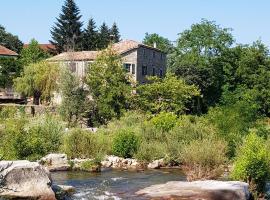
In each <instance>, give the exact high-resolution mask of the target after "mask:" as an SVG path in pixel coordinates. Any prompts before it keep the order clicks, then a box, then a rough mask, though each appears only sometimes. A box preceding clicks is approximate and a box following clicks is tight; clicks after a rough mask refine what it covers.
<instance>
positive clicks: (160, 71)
mask: <svg viewBox="0 0 270 200" xmlns="http://www.w3.org/2000/svg"><path fill="white" fill-rule="evenodd" d="M159 76H160V77H162V76H163V71H162V69H161V70H159Z"/></svg>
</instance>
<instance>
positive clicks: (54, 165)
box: [40, 153, 70, 172]
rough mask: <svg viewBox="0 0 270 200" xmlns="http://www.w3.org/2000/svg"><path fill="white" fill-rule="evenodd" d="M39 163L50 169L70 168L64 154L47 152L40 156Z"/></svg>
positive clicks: (63, 169) (51, 170)
mask: <svg viewBox="0 0 270 200" xmlns="http://www.w3.org/2000/svg"><path fill="white" fill-rule="evenodd" d="M40 163H41V164H43V165H44V166H46V168H47V169H48V170H49V171H50V172H53V171H67V170H69V169H70V165H69V163H68V159H67V155H66V154H56V153H52V154H48V155H47V156H45V157H43V158H41V160H40Z"/></svg>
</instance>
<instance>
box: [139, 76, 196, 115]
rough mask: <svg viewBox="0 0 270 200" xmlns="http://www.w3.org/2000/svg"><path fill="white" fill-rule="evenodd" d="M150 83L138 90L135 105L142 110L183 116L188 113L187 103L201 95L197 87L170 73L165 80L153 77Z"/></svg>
mask: <svg viewBox="0 0 270 200" xmlns="http://www.w3.org/2000/svg"><path fill="white" fill-rule="evenodd" d="M149 81H150V82H149V83H147V84H144V85H140V86H138V88H137V95H136V100H135V104H136V105H137V106H138V107H139V108H140V109H141V110H145V111H150V112H152V113H160V112H174V113H175V114H177V115H178V114H183V113H185V112H186V111H187V103H190V101H192V99H193V98H194V97H197V96H199V95H200V92H199V89H198V88H197V87H196V86H195V85H188V84H186V83H185V81H184V80H183V79H178V78H177V77H176V76H174V75H173V74H170V73H169V74H167V76H166V77H165V78H164V79H161V78H158V77H151V78H149Z"/></svg>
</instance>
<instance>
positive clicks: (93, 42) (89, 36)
mask: <svg viewBox="0 0 270 200" xmlns="http://www.w3.org/2000/svg"><path fill="white" fill-rule="evenodd" d="M98 39H99V38H98V31H97V30H96V23H95V21H94V19H93V18H90V19H89V21H88V25H87V28H86V29H85V30H84V33H83V49H84V50H86V51H91V50H96V49H97V48H98Z"/></svg>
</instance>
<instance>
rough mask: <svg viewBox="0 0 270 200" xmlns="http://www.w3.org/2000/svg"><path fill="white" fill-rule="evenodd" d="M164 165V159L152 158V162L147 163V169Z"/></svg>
mask: <svg viewBox="0 0 270 200" xmlns="http://www.w3.org/2000/svg"><path fill="white" fill-rule="evenodd" d="M163 166H164V159H160V160H154V161H153V162H151V163H149V164H148V165H147V168H148V169H159V168H160V167H163Z"/></svg>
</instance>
